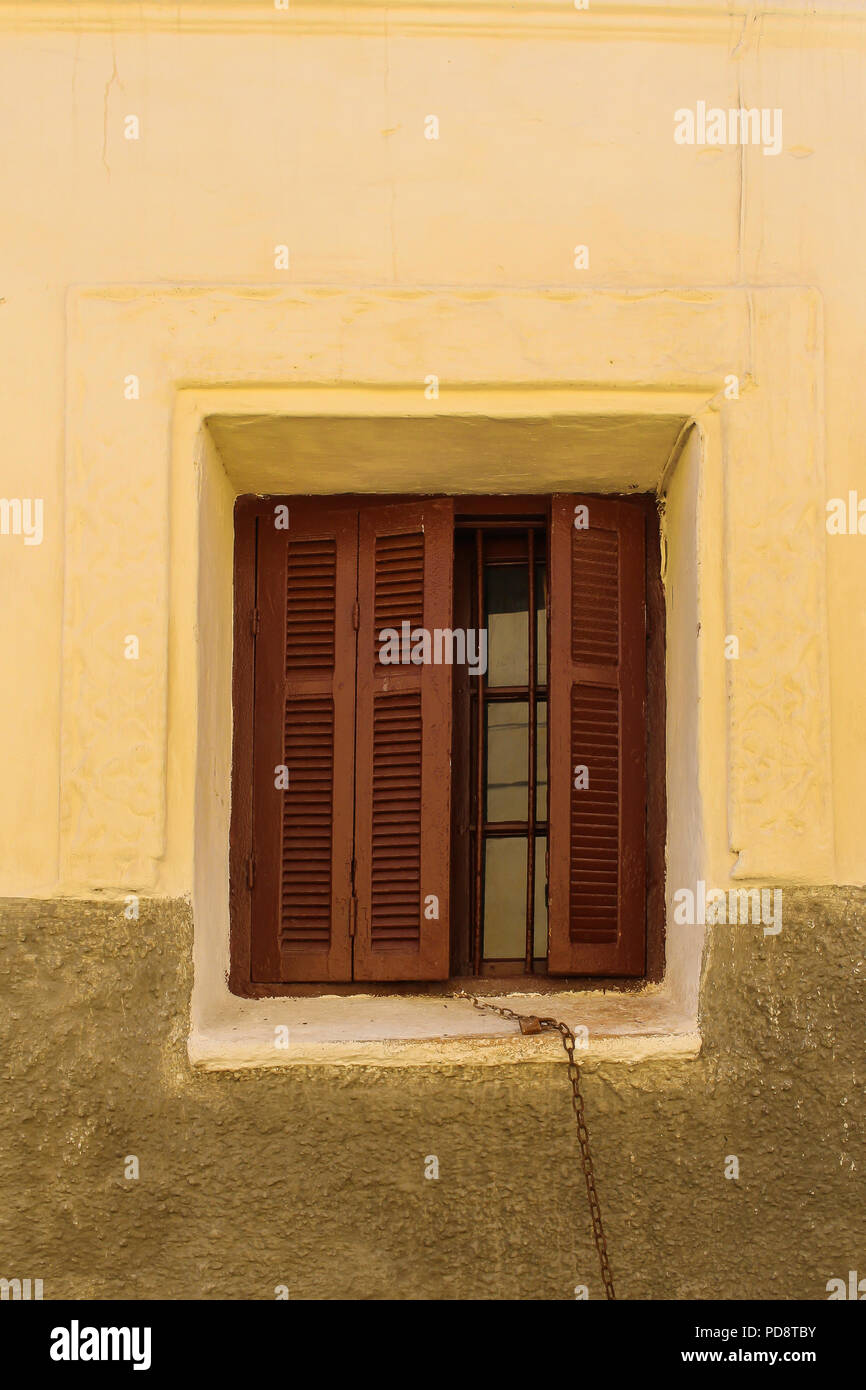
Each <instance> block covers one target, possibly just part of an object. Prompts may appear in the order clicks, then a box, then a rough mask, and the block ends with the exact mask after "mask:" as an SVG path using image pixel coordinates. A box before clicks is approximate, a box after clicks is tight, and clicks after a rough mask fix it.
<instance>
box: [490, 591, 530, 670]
mask: <svg viewBox="0 0 866 1390" xmlns="http://www.w3.org/2000/svg"><path fill="white" fill-rule="evenodd" d="M484 606H485V611H486V613H487V683H488V685H526V683H527V682H528V680H529V576H528V574H527V571H526V565H491V566H490V567H489V568H488V569H487V570H486V574H485V596H484Z"/></svg>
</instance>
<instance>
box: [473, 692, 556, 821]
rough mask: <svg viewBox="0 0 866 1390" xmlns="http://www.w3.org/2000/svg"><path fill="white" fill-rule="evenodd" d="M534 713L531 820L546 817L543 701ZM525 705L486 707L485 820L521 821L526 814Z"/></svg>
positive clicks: (524, 703) (545, 710)
mask: <svg viewBox="0 0 866 1390" xmlns="http://www.w3.org/2000/svg"><path fill="white" fill-rule="evenodd" d="M535 714H536V730H537V732H536V754H535V756H536V778H535V786H536V792H535V795H536V805H535V819H536V820H547V704H546V702H545V701H541V702H540V703H539V704H538V705H537V706H536V710H535ZM528 728H529V704H528V703H527V701H526V700H518V701H516V702H515V703H514V704H511V703H509V704H507V705H499V704H490V705H488V706H487V809H486V812H485V818H486V819H487V820H489V821H503V820H522V821H525V820H526V818H527V816H528V815H529V798H528V796H527V793H526V787H527V780H526V779H527V773H528V771H529V734H528Z"/></svg>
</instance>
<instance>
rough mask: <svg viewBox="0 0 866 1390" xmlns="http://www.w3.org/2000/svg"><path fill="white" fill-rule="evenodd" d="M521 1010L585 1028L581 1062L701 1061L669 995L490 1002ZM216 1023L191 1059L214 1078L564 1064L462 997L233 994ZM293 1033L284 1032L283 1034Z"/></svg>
mask: <svg viewBox="0 0 866 1390" xmlns="http://www.w3.org/2000/svg"><path fill="white" fill-rule="evenodd" d="M488 997H489V998H490V999H491V1001H492V1002H496V1003H500V1004H505V1005H507V1006H508V1007H509V1008H513V1009H514V1010H515V1012H521V1013H527V1014H531V1013H541V1014H543V1015H547V1016H553V1017H555V1018H559V1019H562V1020H563V1021H564V1022H566V1023H568V1024H569V1025H570V1026H571V1027H572V1028H574V1029H577V1028H579V1027H583V1028H586V1029H587V1030H588V1038H587V1044H586V1047H585V1048H584V1049H582V1050H581V1052H580V1054H579V1055H580V1057H581V1059H582V1060H594V1059H597V1060H616V1061H624V1062H639V1061H643V1060H645V1059H647V1058H657V1057H678V1058H683V1059H685V1058H690V1057H696V1056H697V1055H698V1053H699V1052H700V1048H701V1037H700V1033H699V1031H698V1028H697V1022H696V1019H695V1017H694V1015H693V1014H690V1013H689V1012H688V1011H687V1010H686V1009H684V1008H683V1007H682V1006H681V1005H676V1004H675V1003H674V1002H673V1001H672V1000H671V999H670V998H669V997H667V995H666V992H665V990H664V986H649V987H648V988H647V990H646V992H645V993H641V994H639V995H636V994H613V993H604V992H603V991H600V990H599V991H594V992H591V993H585V992H581V993H562V994H544V995H538V994H503V995H499V996H495V997H494V996H488ZM230 999H231V1003H229V1002H228V1000H224V1006H223V1008H222V1009H220V1011H219V1017H218V1018H213V1019H211V1020H207V1021H206V1020H204V1019H202V1020H195V1019H194V1020H193V1027H192V1031H191V1034H190V1038H189V1045H188V1050H189V1057H190V1061H191V1062H192V1063H193V1065H194V1066H196V1067H201V1068H203V1069H204V1070H207V1071H226V1070H227V1071H236V1070H242V1069H247V1068H252V1067H286V1066H310V1065H319V1064H327V1065H332V1066H374V1067H401V1066H432V1065H440V1066H441V1065H446V1066H447V1065H464V1066H484V1065H488V1066H489V1065H502V1064H507V1063H512V1062H536V1063H538V1062H547V1063H550V1062H560V1061H564V1060H565V1054H564V1052H563V1050H562V1045H561V1043H560V1040H559V1038H558V1037H557V1036H556V1035H555V1034H552V1033H548V1034H542V1035H540V1036H538V1035H535V1036H532V1035H529V1036H524V1035H523V1034H522V1033H520V1031H519V1029H518V1027H517V1025H516V1024H515V1023H513V1022H512V1021H511V1020H508V1019H503V1018H499V1017H498V1016H496V1015H492V1014H482V1013H480V1012H478V1010H476V1009H475V1008H473V1006H472V1004H471V1003H469V1002H468V1001H466V1000H460V999H436V998H430V997H417V996H415V997H411V996H405V995H404V996H393V995H392V996H389V997H382V996H375V995H355V996H353V997H351V998H345V997H343V998H340V997H337V996H334V995H327V996H321V997H318V998H315V999H298V998H283V999H262V1000H248V999H239V998H236V997H234V996H230ZM286 1030H287V1031H286Z"/></svg>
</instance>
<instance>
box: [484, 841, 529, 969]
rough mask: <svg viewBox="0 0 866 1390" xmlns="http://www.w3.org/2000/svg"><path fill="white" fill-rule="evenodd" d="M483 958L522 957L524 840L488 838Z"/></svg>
mask: <svg viewBox="0 0 866 1390" xmlns="http://www.w3.org/2000/svg"><path fill="white" fill-rule="evenodd" d="M483 941H484V959H485V960H521V959H522V958H523V953H524V951H525V949H526V841H525V840H518V839H503V840H488V841H487V843H486V845H485V855H484V938H483Z"/></svg>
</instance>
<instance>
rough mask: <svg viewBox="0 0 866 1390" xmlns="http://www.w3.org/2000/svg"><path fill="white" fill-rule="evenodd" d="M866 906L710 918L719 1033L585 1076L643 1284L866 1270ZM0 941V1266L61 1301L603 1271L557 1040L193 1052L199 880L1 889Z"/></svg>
mask: <svg viewBox="0 0 866 1390" xmlns="http://www.w3.org/2000/svg"><path fill="white" fill-rule="evenodd" d="M864 907H866V893H864V892H863V891H862V890H856V889H845V890H827V889H822V890H819V891H818V890H816V891H808V890H804V889H798V890H791V891H790V892H788V891H786V893H785V926H784V930H783V932H782V934H781V935H780V936H779V937H776V938H764V937H763V935H762V934H761V932H760V929H754V928H729V927H720V928H716V929H715V936H714V939H713V940H712V941H711V944H710V950H709V957H708V962H707V976H706V979H705V986H704V996H703V997H704V1030H705V1037H706V1046H705V1050H704V1053H703V1055H702V1056H701V1058H700V1059H699V1060H697V1061H690V1062H683V1061H679V1062H664V1063H662V1062H655V1061H652V1062H645V1063H642V1064H640V1065H637V1066H634V1067H631V1068H629V1067H627V1066H625V1065H624V1064H616V1063H607V1064H600V1065H598V1066H596V1067H594V1069H593V1070H592V1072H591V1073H589V1074H587V1076H586V1078H585V1093H586V1104H587V1114H588V1120H589V1126H590V1134H591V1138H592V1142H593V1148H594V1153H595V1158H596V1164H597V1169H598V1181H599V1189H600V1195H601V1200H602V1204H603V1210H604V1214H605V1218H606V1223H607V1228H608V1233H609V1246H610V1251H611V1259H612V1265H613V1269H614V1274H615V1277H616V1279H617V1283H618V1292H619V1296H620V1297H623V1298H633V1299H636V1298H688V1297H710V1298H720V1297H733V1298H738V1297H768V1298H791V1297H802V1298H815V1299H821V1298H825V1297H826V1292H825V1285H826V1282H827V1280H828V1279H829V1278H831V1277H833V1276H836V1275H841V1276H843V1277H846V1276H847V1271H848V1270H849V1269H855V1268H861V1269H862V1267H863V1264H864V1249H863V1215H862V1214H863V1199H864V1182H863V1176H862V1175H863V1172H864V1167H866V1137H864V1136H866V1126H864V1072H866V1062H864V1058H863V1049H862V1042H861V1040H860V1038H859V1036H858V1035H859V1034H860V1033H861V1032H862V1019H863V1013H864V1004H866V999H864V993H866V968H864V954H866V950H864V947H866V931H864V923H866V913H864ZM0 942H2V946H0V981H2V984H0V998H2V1016H0V1030H2V1033H3V1036H4V1037H5V1038H7V1039H8V1045H7V1049H6V1051H7V1056H6V1059H5V1065H4V1070H5V1071H6V1072H7V1074H8V1075H9V1077H10V1081H9V1082H7V1084H6V1085H5V1086H4V1104H3V1109H2V1124H3V1126H4V1129H5V1131H6V1132H5V1133H4V1134H3V1135H2V1137H0V1251H2V1263H3V1268H2V1270H0V1274H3V1275H5V1276H6V1277H11V1276H12V1275H13V1274H17V1275H19V1276H23V1275H26V1276H29V1277H31V1278H42V1279H44V1281H45V1297H46V1298H60V1297H71V1298H78V1297H85V1296H94V1297H98V1298H124V1297H131V1298H146V1297H169V1298H184V1297H186V1298H239V1299H252V1298H272V1297H273V1296H274V1293H273V1291H274V1287H275V1285H277V1284H280V1283H284V1284H287V1285H288V1286H289V1288H290V1290H291V1294H292V1296H293V1297H295V1298H341V1297H344V1298H388V1297H399V1298H433V1299H438V1298H444V1299H453V1298H473V1297H482V1298H495V1299H503V1298H569V1297H571V1296H572V1290H573V1286H574V1285H575V1283H577V1282H586V1283H587V1284H588V1285H589V1288H590V1296H591V1297H598V1296H600V1292H601V1290H600V1282H599V1278H598V1273H597V1265H596V1259H595V1252H594V1250H593V1248H592V1245H591V1241H590V1235H589V1225H588V1216H587V1210H586V1198H585V1192H584V1190H583V1187H582V1178H581V1174H580V1170H579V1167H578V1165H577V1163H576V1161H575V1141H574V1132H573V1120H572V1115H571V1107H570V1105H569V1099H568V1085H567V1080H566V1077H565V1075H564V1069H563V1068H562V1066H557V1067H554V1066H549V1067H548V1066H543V1065H542V1066H537V1067H536V1066H531V1065H529V1066H512V1067H504V1068H501V1069H499V1068H483V1069H482V1068H479V1069H472V1068H466V1067H461V1068H454V1069H449V1068H445V1067H443V1068H430V1067H425V1068H419V1069H417V1070H415V1069H412V1070H409V1071H405V1070H404V1071H400V1072H387V1071H378V1070H373V1069H350V1068H339V1069H329V1068H327V1067H316V1068H312V1069H303V1070H299V1071H295V1070H291V1069H290V1070H288V1071H286V1072H268V1073H257V1072H251V1073H243V1074H234V1073H223V1074H218V1075H214V1074H195V1073H193V1072H192V1071H191V1070H190V1068H189V1066H188V1064H187V1061H186V1055H185V1028H186V1020H187V1010H188V996H189V988H190V960H191V923H190V920H189V910H188V907H187V906H186V904H185V903H182V902H174V903H169V902H162V903H159V902H145V903H143V904H142V915H141V918H140V920H139V921H138V922H128V921H126V920H125V919H124V917H123V916H122V914H121V912H120V911H119V907H118V904H111V905H109V904H107V903H93V902H68V901H67V902H61V901H54V902H44V903H39V902H21V901H15V900H4V901H3V902H2V904H0ZM434 1153H435V1154H436V1155H437V1156H438V1158H439V1162H440V1178H439V1181H438V1182H434V1181H426V1180H425V1179H424V1177H423V1167H424V1158H425V1156H426V1155H427V1154H434ZM128 1154H137V1155H138V1157H139V1160H140V1164H141V1176H140V1179H139V1180H138V1181H137V1182H136V1181H125V1180H124V1177H123V1160H124V1157H125V1156H126V1155H128ZM728 1154H737V1155H738V1156H739V1160H740V1179H739V1181H726V1180H725V1178H724V1177H723V1169H724V1160H725V1156H726V1155H728Z"/></svg>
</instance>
